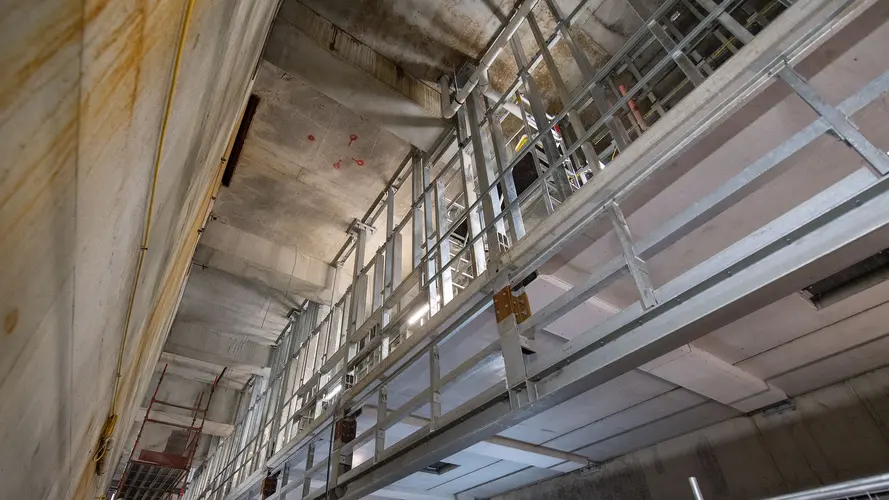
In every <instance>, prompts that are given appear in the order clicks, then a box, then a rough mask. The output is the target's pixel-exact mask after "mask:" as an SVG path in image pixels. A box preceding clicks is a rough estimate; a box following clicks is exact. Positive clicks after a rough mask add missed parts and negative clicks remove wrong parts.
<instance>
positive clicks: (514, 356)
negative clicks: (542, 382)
mask: <svg viewBox="0 0 889 500" xmlns="http://www.w3.org/2000/svg"><path fill="white" fill-rule="evenodd" d="M494 315H495V317H496V319H497V333H498V334H499V336H500V352H501V353H502V354H503V364H504V365H505V367H506V385H507V387H508V388H509V391H510V404H511V405H512V406H513V408H516V407H518V406H523V405H525V404H527V403H530V402H532V401H533V400H534V399H535V396H534V394H533V391H534V384H533V383H532V382H530V381H529V380H528V377H527V371H526V366H525V352H526V351H527V352H531V351H530V348H529V347H528V346H527V342H526V339H524V338H523V337H521V336H520V335H519V334H518V329H517V328H516V327H517V326H518V324H519V323H522V322H523V321H525V320H526V319H528V318H529V317H531V307H530V304H529V302H528V295H527V294H526V293H524V292H523V293H522V294H521V295H519V296H518V297H515V296H513V293H512V288H511V287H510V286H506V287H504V288H502V289H501V290H500V291H499V292H497V293H496V294H494ZM523 343H524V344H525V345H523Z"/></svg>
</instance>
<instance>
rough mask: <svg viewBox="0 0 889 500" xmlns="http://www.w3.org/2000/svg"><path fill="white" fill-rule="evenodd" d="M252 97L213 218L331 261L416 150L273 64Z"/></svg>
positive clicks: (264, 70)
mask: <svg viewBox="0 0 889 500" xmlns="http://www.w3.org/2000/svg"><path fill="white" fill-rule="evenodd" d="M254 94H256V95H257V96H259V98H260V101H259V107H258V108H257V111H256V116H255V117H254V119H253V123H252V124H251V126H250V131H249V133H248V135H247V140H246V142H245V143H244V149H243V151H242V154H241V157H240V160H239V161H238V164H237V167H236V169H235V175H234V178H233V179H232V182H231V187H229V188H223V190H222V191H221V192H220V195H219V199H218V200H217V201H216V205H215V207H214V209H213V214H214V216H215V218H216V220H217V221H219V222H221V223H223V224H226V225H229V226H232V227H235V228H237V229H239V230H241V231H245V232H247V233H250V234H254V235H256V236H259V237H262V238H265V239H267V240H269V241H272V242H274V243H277V244H280V245H284V246H290V247H295V248H297V249H298V251H300V252H302V253H305V254H307V255H310V256H312V257H316V258H319V259H321V260H324V261H328V262H329V261H331V260H332V259H333V257H334V255H335V254H336V252H337V251H338V250H339V248H340V247H341V246H342V245H343V243H344V242H345V240H346V230H347V229H348V226H349V224H350V223H351V222H352V220H353V219H354V218H356V217H357V218H361V217H362V216H363V215H364V212H365V211H367V208H368V207H369V206H370V204H371V203H372V202H373V201H374V199H375V198H376V196H377V194H379V193H380V191H382V190H383V189H384V188H385V187H386V182H387V181H388V180H389V178H390V177H391V176H392V173H393V172H394V171H395V169H396V168H398V165H399V164H400V162H401V160H402V159H403V158H404V157H405V156H406V155H407V153H408V152H409V151H410V145H409V144H407V143H406V142H405V141H403V140H401V139H399V138H398V137H396V136H395V135H394V134H392V133H391V132H389V131H388V130H386V129H384V128H382V127H380V126H379V125H377V124H376V123H374V122H372V121H370V120H369V119H368V118H366V117H364V116H362V115H360V114H358V113H355V112H354V111H352V110H350V109H348V108H346V107H344V106H342V105H340V104H338V103H337V102H336V101H334V100H333V99H331V98H329V97H327V96H325V95H324V94H323V93H321V92H320V91H319V90H316V89H314V88H312V87H310V86H309V85H307V84H306V83H304V82H303V81H301V80H300V79H299V78H297V77H295V76H292V75H289V74H287V73H285V72H284V71H283V70H281V69H280V68H278V67H276V66H274V65H272V64H270V63H268V62H263V63H261V64H260V67H259V72H258V74H257V77H256V85H255V87H254ZM353 136H354V137H355V139H354V140H350V138H351V137H353Z"/></svg>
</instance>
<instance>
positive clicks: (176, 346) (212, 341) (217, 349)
mask: <svg viewBox="0 0 889 500" xmlns="http://www.w3.org/2000/svg"><path fill="white" fill-rule="evenodd" d="M270 349H271V347H269V346H266V345H261V344H258V343H256V342H252V341H250V340H247V339H246V338H236V337H231V336H228V335H225V334H222V333H220V332H216V331H214V330H211V329H208V328H205V327H203V326H200V325H195V324H191V323H185V322H181V321H175V322H174V323H173V328H171V330H170V336H169V337H168V338H167V343H166V344H165V345H164V351H165V352H167V353H172V354H177V355H179V356H184V357H187V358H192V359H197V360H200V361H204V362H206V363H211V364H214V365H217V366H223V367H231V368H232V369H234V370H238V371H242V372H248V373H252V374H256V375H266V374H267V373H268V369H267V368H265V366H266V364H267V363H268V359H269V352H270Z"/></svg>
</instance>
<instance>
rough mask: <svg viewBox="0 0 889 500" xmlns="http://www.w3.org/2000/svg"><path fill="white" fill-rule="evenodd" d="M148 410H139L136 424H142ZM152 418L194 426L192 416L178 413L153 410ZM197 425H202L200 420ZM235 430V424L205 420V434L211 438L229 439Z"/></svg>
mask: <svg viewBox="0 0 889 500" xmlns="http://www.w3.org/2000/svg"><path fill="white" fill-rule="evenodd" d="M147 410H148V409H147V408H139V412H138V413H137V415H138V416H137V417H136V422H141V421H142V420H144V419H145V412H146V411H147ZM151 418H152V419H157V420H162V421H164V422H170V423H172V424H176V425H185V426H188V427H191V426H192V421H191V418H192V417H191V416H190V415H178V414H176V413H170V412H167V411H162V410H156V409H153V408H152V410H151ZM195 425H200V420H198V422H197V423H196V424H195ZM234 430H235V426H234V425H233V424H228V423H225V422H215V421H213V420H205V421H204V429H203V432H202V433H203V434H207V435H210V436H220V437H228V436H229V435H231V433H232V432H233V431H234Z"/></svg>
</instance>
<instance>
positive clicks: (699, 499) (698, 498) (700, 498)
mask: <svg viewBox="0 0 889 500" xmlns="http://www.w3.org/2000/svg"><path fill="white" fill-rule="evenodd" d="M688 484H689V485H691V493H692V494H693V495H694V496H695V500H704V495H703V494H701V487H700V486H698V480H697V478H695V477H694V476H691V477H690V478H688Z"/></svg>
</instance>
